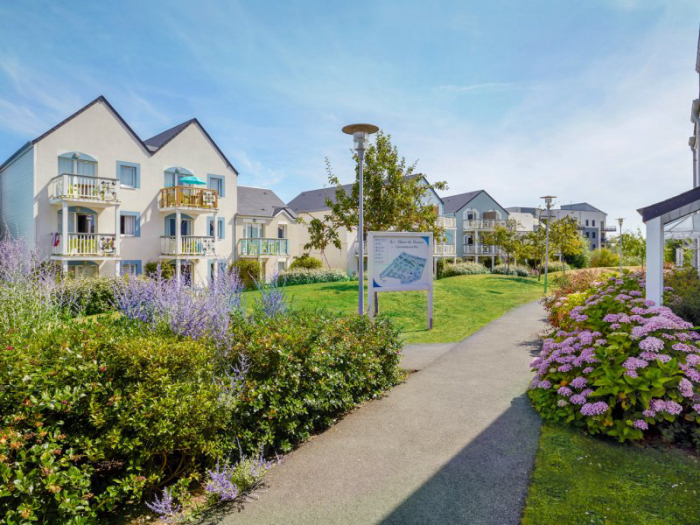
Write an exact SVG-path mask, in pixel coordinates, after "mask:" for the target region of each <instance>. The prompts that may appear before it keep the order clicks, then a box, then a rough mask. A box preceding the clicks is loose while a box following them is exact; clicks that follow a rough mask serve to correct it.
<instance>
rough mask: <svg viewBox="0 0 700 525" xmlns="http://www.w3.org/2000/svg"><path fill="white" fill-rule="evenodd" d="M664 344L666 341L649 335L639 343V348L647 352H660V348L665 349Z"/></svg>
mask: <svg viewBox="0 0 700 525" xmlns="http://www.w3.org/2000/svg"><path fill="white" fill-rule="evenodd" d="M664 346H665V344H664V342H663V341H662V340H661V339H658V338H656V337H647V338H646V339H644V340H642V341H640V343H639V348H641V349H642V350H644V351H645V352H658V351H659V350H663V349H664Z"/></svg>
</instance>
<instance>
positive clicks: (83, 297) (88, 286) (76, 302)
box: [62, 277, 114, 315]
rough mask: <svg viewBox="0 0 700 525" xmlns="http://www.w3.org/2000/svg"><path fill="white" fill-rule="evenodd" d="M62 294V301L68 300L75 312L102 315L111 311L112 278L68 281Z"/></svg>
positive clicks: (112, 299) (112, 296) (112, 295)
mask: <svg viewBox="0 0 700 525" xmlns="http://www.w3.org/2000/svg"><path fill="white" fill-rule="evenodd" d="M62 292H63V293H64V299H70V300H71V301H72V302H73V307H74V308H75V310H77V311H79V312H81V313H82V314H84V315H95V314H102V313H105V312H109V311H110V310H112V309H113V306H112V305H113V303H114V279H113V278H109V277H90V278H87V279H68V280H67V281H66V282H65V288H64V289H63V290H62Z"/></svg>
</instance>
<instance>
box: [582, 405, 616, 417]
mask: <svg viewBox="0 0 700 525" xmlns="http://www.w3.org/2000/svg"><path fill="white" fill-rule="evenodd" d="M608 408H610V407H609V406H608V404H607V403H606V402H605V401H598V402H596V403H586V404H585V405H583V406H582V407H581V414H583V415H584V416H599V415H601V414H605V412H607V411H608Z"/></svg>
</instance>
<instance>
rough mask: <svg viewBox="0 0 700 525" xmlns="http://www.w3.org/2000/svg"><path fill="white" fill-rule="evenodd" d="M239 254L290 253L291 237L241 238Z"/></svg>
mask: <svg viewBox="0 0 700 525" xmlns="http://www.w3.org/2000/svg"><path fill="white" fill-rule="evenodd" d="M238 255H244V256H256V257H257V256H258V255H289V239H241V240H239V241H238Z"/></svg>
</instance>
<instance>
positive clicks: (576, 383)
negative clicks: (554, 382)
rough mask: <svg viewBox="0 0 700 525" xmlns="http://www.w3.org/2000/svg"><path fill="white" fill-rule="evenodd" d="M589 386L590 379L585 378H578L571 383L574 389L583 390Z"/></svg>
mask: <svg viewBox="0 0 700 525" xmlns="http://www.w3.org/2000/svg"><path fill="white" fill-rule="evenodd" d="M587 384H588V379H586V378H585V377H580V376H579V377H577V378H575V379H573V380H572V381H571V386H572V387H574V388H583V387H585V386H586V385H587Z"/></svg>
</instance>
